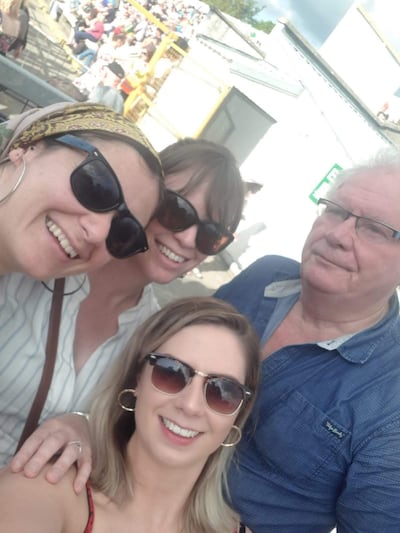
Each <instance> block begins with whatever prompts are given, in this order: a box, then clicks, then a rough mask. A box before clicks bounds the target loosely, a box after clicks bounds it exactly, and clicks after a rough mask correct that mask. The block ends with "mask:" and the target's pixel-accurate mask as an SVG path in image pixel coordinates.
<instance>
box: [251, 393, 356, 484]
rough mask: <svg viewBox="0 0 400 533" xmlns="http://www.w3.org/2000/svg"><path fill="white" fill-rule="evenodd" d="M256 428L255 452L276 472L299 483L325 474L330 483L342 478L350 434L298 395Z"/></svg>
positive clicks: (261, 420) (268, 414)
mask: <svg viewBox="0 0 400 533" xmlns="http://www.w3.org/2000/svg"><path fill="white" fill-rule="evenodd" d="M257 425H258V427H257V428H256V430H255V434H254V438H255V442H256V448H257V450H258V453H259V454H260V456H261V458H262V461H263V462H264V463H267V464H268V465H269V467H270V469H272V470H273V471H274V472H276V473H278V474H281V475H285V476H286V477H289V478H290V479H292V480H299V481H300V480H307V479H310V478H314V477H316V476H322V477H324V473H325V474H326V475H327V477H329V478H331V481H332V477H337V479H338V480H339V479H340V478H341V476H342V474H343V471H344V470H345V468H346V460H345V459H344V456H345V455H346V453H347V448H348V445H349V442H350V438H351V433H350V431H349V430H348V429H346V428H344V427H343V426H342V425H341V424H339V423H338V422H337V421H336V420H334V419H333V418H332V417H331V416H330V415H329V414H326V413H324V412H323V411H321V410H320V409H318V408H317V407H316V406H315V405H313V404H311V403H310V402H309V401H308V400H307V399H306V398H304V396H302V395H301V394H300V393H299V392H298V391H295V392H293V393H291V394H290V395H289V396H286V397H285V398H283V399H281V401H280V402H279V403H278V404H277V405H276V407H275V408H274V409H273V410H272V411H270V413H267V414H266V415H265V416H263V417H262V419H260V420H258V424H257Z"/></svg>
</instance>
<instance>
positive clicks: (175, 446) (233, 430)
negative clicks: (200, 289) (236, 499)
mask: <svg viewBox="0 0 400 533" xmlns="http://www.w3.org/2000/svg"><path fill="white" fill-rule="evenodd" d="M258 372H259V349H258V338H257V335H256V334H255V332H254V330H253V328H252V327H251V326H250V324H249V323H248V322H247V320H246V319H245V318H244V317H243V316H242V315H240V314H238V313H237V312H236V311H235V310H234V308H233V307H231V306H230V305H229V304H226V303H224V302H221V301H218V300H216V299H213V298H202V297H198V298H188V299H182V300H178V301H175V302H173V303H171V304H169V305H168V306H166V307H164V308H163V309H162V310H161V311H159V312H158V313H156V314H155V315H153V316H152V317H150V318H149V319H148V320H147V321H146V322H145V323H144V324H143V325H142V327H141V328H140V330H139V331H138V333H137V334H136V335H135V336H134V338H133V339H132V341H131V342H130V343H129V345H128V347H127V349H126V351H125V353H124V354H123V356H122V357H120V358H119V360H118V362H117V363H116V365H115V367H114V368H113V370H112V371H111V373H110V375H109V377H108V379H107V381H106V382H105V383H104V384H103V386H102V387H100V388H99V390H98V391H97V395H96V397H95V400H94V403H93V406H92V409H91V412H90V429H91V434H92V442H93V452H94V464H95V467H94V470H93V472H92V475H91V478H90V482H89V483H88V484H87V490H86V492H83V493H81V494H79V495H76V493H75V492H74V490H73V486H72V481H73V478H74V476H75V467H72V468H71V469H70V471H69V473H68V475H67V476H66V477H65V478H64V479H63V480H62V481H61V482H60V483H58V484H57V485H51V484H50V483H48V482H47V480H46V479H45V473H46V471H44V472H43V473H41V474H40V476H39V477H37V478H35V479H28V478H26V477H25V476H24V475H23V474H20V473H18V474H13V473H11V472H10V471H9V470H8V469H6V470H4V471H3V472H2V474H0V530H2V531H3V530H4V531H7V532H8V533H13V532H14V533H16V532H20V531H28V530H29V531H30V533H36V532H37V533H39V532H40V533H79V532H85V533H89V532H93V533H101V532H109V531H113V530H115V531H118V533H128V532H129V533H133V532H135V531H137V532H140V533H142V532H143V531H146V532H147V533H159V532H160V531H162V532H163V533H177V532H179V533H233V532H234V531H244V527H243V526H240V525H239V517H238V515H237V514H236V513H235V512H234V511H233V510H232V509H231V508H230V507H229V505H228V504H227V501H226V498H227V496H226V495H227V494H228V492H227V487H226V482H225V475H226V470H227V468H228V466H229V463H230V460H231V457H232V454H233V450H234V446H235V445H236V444H237V443H238V442H239V441H240V438H241V428H242V427H243V424H244V422H245V420H246V418H247V416H248V414H249V410H250V408H251V405H252V402H253V396H254V391H255V389H256V386H257V383H258ZM72 444H73V443H71V445H72Z"/></svg>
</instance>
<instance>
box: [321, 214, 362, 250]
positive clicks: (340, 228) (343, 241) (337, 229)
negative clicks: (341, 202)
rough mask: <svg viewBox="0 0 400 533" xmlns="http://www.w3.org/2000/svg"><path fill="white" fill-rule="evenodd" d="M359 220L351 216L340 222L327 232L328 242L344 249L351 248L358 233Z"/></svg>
mask: <svg viewBox="0 0 400 533" xmlns="http://www.w3.org/2000/svg"><path fill="white" fill-rule="evenodd" d="M356 226H357V218H356V217H354V216H353V215H351V214H349V215H348V217H347V218H345V219H344V220H340V221H339V222H337V223H336V224H335V225H334V226H332V227H331V228H330V230H329V231H328V232H327V239H328V241H329V242H330V243H331V244H333V245H336V246H342V247H343V248H346V247H349V246H350V245H351V244H352V242H353V238H354V234H355V233H356Z"/></svg>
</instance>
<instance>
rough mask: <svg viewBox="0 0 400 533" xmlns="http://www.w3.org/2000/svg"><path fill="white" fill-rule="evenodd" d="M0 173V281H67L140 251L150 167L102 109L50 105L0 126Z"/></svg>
mask: <svg viewBox="0 0 400 533" xmlns="http://www.w3.org/2000/svg"><path fill="white" fill-rule="evenodd" d="M0 172H1V175H0V245H1V250H2V253H1V256H0V278H1V277H2V276H4V275H5V274H8V273H11V272H21V273H23V274H27V275H29V276H31V277H32V278H35V279H40V280H45V279H51V278H53V277H61V276H71V275H73V274H78V273H82V272H87V271H89V270H91V269H94V268H98V267H100V266H101V265H104V264H105V263H107V262H108V261H110V260H111V258H112V257H113V256H114V257H117V258H124V257H128V256H130V255H132V254H135V253H139V252H143V251H145V250H146V249H147V241H146V235H145V232H144V226H145V225H146V224H147V223H148V222H149V220H150V218H151V217H152V215H153V214H154V212H155V210H156V208H157V207H158V204H159V201H160V198H161V194H162V192H163V181H162V170H161V165H160V161H159V158H158V155H157V153H156V152H155V151H154V149H153V147H152V146H151V144H150V142H149V141H148V139H147V138H146V137H145V136H144V135H143V133H142V132H141V131H140V129H139V128H138V127H137V126H135V125H134V124H133V123H132V122H130V121H128V120H126V119H124V118H123V117H122V116H121V115H119V114H117V113H115V112H114V111H112V110H111V109H109V108H107V107H104V106H100V105H95V104H86V103H85V104H71V103H68V104H65V103H59V104H53V105H51V106H48V107H45V108H42V109H31V110H29V111H27V112H25V113H23V114H22V115H16V116H14V117H12V118H11V119H10V120H9V121H7V122H3V123H1V124H0ZM93 173H94V174H93ZM54 176H57V179H55V178H54ZM96 176H99V177H96ZM94 177H96V180H95V179H94ZM133 213H135V214H133ZM127 228H128V229H129V232H127V231H126V230H127Z"/></svg>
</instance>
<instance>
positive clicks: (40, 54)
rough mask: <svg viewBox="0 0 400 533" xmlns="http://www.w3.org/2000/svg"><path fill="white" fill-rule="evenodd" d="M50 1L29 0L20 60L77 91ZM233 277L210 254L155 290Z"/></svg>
mask: <svg viewBox="0 0 400 533" xmlns="http://www.w3.org/2000/svg"><path fill="white" fill-rule="evenodd" d="M48 4H49V1H47V0H37V1H33V0H30V1H29V2H28V7H29V12H30V16H31V24H30V28H29V34H28V44H27V47H26V49H25V50H24V52H23V54H22V56H21V58H20V59H18V60H17V62H18V64H19V65H21V66H22V67H23V68H26V69H27V70H29V71H31V72H32V73H34V74H36V75H37V76H38V77H40V78H41V79H43V80H52V82H54V80H58V88H59V89H61V90H64V92H69V94H71V93H73V92H74V87H73V86H72V84H71V82H72V80H73V79H74V78H75V77H76V76H77V69H78V65H77V63H76V62H75V61H74V60H73V58H72V56H71V53H70V51H69V50H68V48H67V47H66V45H65V44H63V40H65V39H66V38H67V37H68V32H69V26H68V23H66V21H65V20H63V19H62V18H61V20H60V23H57V22H55V21H54V20H53V19H52V18H51V17H50V16H49V14H48ZM10 59H11V58H10ZM71 95H72V96H73V94H71ZM232 277H233V274H232V273H231V272H230V271H229V269H228V268H227V265H226V263H225V262H224V260H223V258H222V257H220V256H215V257H209V258H208V259H206V261H204V263H203V264H202V265H201V266H200V268H199V270H198V271H197V270H196V271H195V272H190V273H189V274H187V275H186V276H185V277H184V278H182V279H178V280H175V281H174V282H172V283H170V284H169V285H168V286H166V285H164V286H161V285H156V293H157V296H158V298H159V300H160V303H161V304H164V303H166V302H167V301H168V300H170V299H171V298H177V297H180V296H189V295H210V294H212V293H213V292H214V291H215V289H217V288H218V287H219V286H220V285H222V284H223V283H226V282H227V281H229V280H230V279H232Z"/></svg>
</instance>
